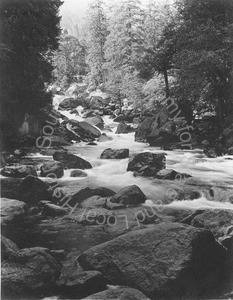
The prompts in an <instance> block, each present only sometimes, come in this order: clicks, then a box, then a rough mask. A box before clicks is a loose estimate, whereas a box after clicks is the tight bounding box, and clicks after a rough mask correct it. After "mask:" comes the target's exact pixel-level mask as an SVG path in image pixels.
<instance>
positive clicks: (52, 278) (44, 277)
mask: <svg viewBox="0 0 233 300" xmlns="http://www.w3.org/2000/svg"><path fill="white" fill-rule="evenodd" d="M60 272H61V265H60V263H59V262H58V261H57V260H56V259H55V258H54V257H53V256H52V254H51V252H50V251H49V250H48V249H45V248H37V247H36V248H25V249H22V250H20V251H17V252H14V253H12V254H11V255H10V256H9V257H8V259H7V260H5V261H4V262H3V263H2V270H1V273H2V274H1V275H2V277H1V281H2V282H1V283H2V295H3V297H6V298H7V299H9V298H10V299H12V298H15V297H17V298H21V299H28V298H30V297H37V298H41V297H42V296H47V295H50V294H51V293H52V292H53V293H54V292H55V291H56V280H57V279H58V277H59V275H60Z"/></svg>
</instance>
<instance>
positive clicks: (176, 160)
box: [34, 96, 233, 209]
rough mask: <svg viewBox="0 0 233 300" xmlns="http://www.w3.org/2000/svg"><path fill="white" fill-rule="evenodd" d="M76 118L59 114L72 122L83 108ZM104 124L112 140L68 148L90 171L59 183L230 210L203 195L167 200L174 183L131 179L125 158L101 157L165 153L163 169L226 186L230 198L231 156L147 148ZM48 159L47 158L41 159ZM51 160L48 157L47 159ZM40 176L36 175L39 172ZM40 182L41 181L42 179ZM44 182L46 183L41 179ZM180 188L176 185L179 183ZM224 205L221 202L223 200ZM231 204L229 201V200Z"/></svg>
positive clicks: (113, 125) (227, 205) (109, 121)
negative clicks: (110, 152)
mask: <svg viewBox="0 0 233 300" xmlns="http://www.w3.org/2000/svg"><path fill="white" fill-rule="evenodd" d="M63 99H64V96H56V97H55V98H54V107H55V109H57V108H58V105H59V103H60V102H61V101H62V100H63ZM77 110H78V112H79V115H76V114H70V112H69V111H60V112H61V113H62V114H63V115H65V116H66V117H68V118H69V119H75V120H77V121H81V120H83V119H82V107H78V108H77ZM103 118H104V122H105V124H106V125H108V126H109V127H110V128H112V131H111V132H110V131H105V133H106V134H107V136H108V137H110V138H111V140H108V141H105V142H97V146H91V145H87V143H84V142H81V143H75V144H73V145H72V146H69V147H67V148H68V150H69V152H71V153H73V154H76V155H78V156H80V157H82V158H83V159H85V160H87V161H89V162H90V163H91V165H92V166H93V168H92V169H88V170H85V172H86V173H87V175H88V176H87V177H78V178H77V177H70V173H71V171H72V170H65V172H64V176H63V177H62V178H60V179H59V180H60V181H61V182H64V183H65V182H70V183H72V184H76V183H77V185H78V186H82V187H84V186H88V185H90V184H91V185H96V186H104V187H109V188H112V189H113V190H115V191H118V190H119V189H120V188H123V187H125V186H127V185H133V184H135V185H138V186H139V187H140V188H141V190H142V191H143V192H144V193H145V194H146V196H147V198H148V199H150V200H148V201H147V204H150V205H151V204H154V203H155V201H157V200H162V201H163V202H164V201H165V204H167V205H170V206H172V207H176V208H181V207H183V208H188V209H197V208H217V207H219V208H228V209H233V204H231V203H230V201H228V199H226V200H225V202H226V203H220V202H214V201H209V200H208V199H207V198H205V196H204V195H202V196H201V197H200V198H199V199H195V200H183V201H177V200H178V199H173V201H167V200H166V197H165V194H166V191H167V190H168V189H169V188H170V187H171V185H172V184H173V185H174V184H175V185H176V182H170V181H165V180H164V181H163V182H161V181H159V180H156V179H153V178H143V177H134V176H133V173H132V172H127V171H126V170H127V165H128V159H121V160H116V159H100V154H101V153H102V152H103V151H104V150H105V149H106V148H113V149H120V148H128V149H129V150H130V156H131V155H133V154H135V153H140V152H146V151H150V152H153V153H165V154H166V167H167V168H170V169H174V170H175V171H178V172H183V173H187V174H190V175H192V176H193V177H194V178H197V179H198V180H199V181H200V180H203V181H207V182H211V184H214V185H215V186H221V187H222V186H225V187H228V188H229V189H230V190H231V188H232V193H230V194H231V195H232V199H233V156H222V157H217V158H207V157H205V155H204V154H203V151H202V150H187V151H186V150H174V151H164V150H160V149H158V148H155V147H150V146H149V145H148V144H145V143H137V142H135V141H134V133H128V134H116V133H115V131H116V127H117V125H118V123H113V121H112V119H111V118H110V117H108V116H104V117H103ZM34 157H35V158H38V159H40V160H41V155H40V154H35V155H34ZM44 158H45V159H46V160H47V159H49V157H48V156H44ZM50 158H51V157H50ZM38 175H39V172H38ZM41 179H42V178H41ZM43 180H46V179H44V178H43ZM178 185H179V184H178ZM223 202H224V201H223ZM231 202H232V201H231Z"/></svg>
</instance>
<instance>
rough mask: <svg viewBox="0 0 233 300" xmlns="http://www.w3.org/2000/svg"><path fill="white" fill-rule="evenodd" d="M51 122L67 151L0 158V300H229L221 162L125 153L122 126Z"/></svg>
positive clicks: (231, 210)
mask: <svg viewBox="0 0 233 300" xmlns="http://www.w3.org/2000/svg"><path fill="white" fill-rule="evenodd" d="M61 101H62V99H61ZM58 104H59V103H57V106H56V107H58ZM89 113H90V112H89ZM59 114H62V116H63V121H62V120H61V121H62V122H65V123H63V127H61V126H60V127H57V124H56V125H54V128H55V129H54V130H55V133H56V134H57V135H55V136H57V137H59V134H60V136H61V134H62V135H63V134H64V132H65V136H66V137H67V135H69V139H70V140H73V143H72V144H71V143H67V140H66V139H65V141H63V142H64V143H67V144H63V145H62V146H61V144H58V139H57V137H56V138H54V137H53V138H52V140H53V144H51V145H49V147H37V148H33V149H32V148H28V149H26V148H25V149H22V150H21V149H20V151H19V152H15V153H13V154H7V155H5V162H6V165H5V166H3V168H2V170H1V178H0V180H1V197H2V198H1V216H2V218H1V226H2V295H3V299H43V298H44V297H51V299H56V298H59V299H106V300H107V299H121V300H124V299H229V298H230V297H231V296H232V293H233V289H232V287H233V184H232V182H233V157H232V156H231V155H225V156H221V157H215V158H208V157H206V155H205V154H204V153H203V150H200V149H197V150H179V149H176V150H173V151H170V150H161V149H159V148H155V147H152V146H150V145H148V144H145V143H139V142H135V140H134V135H135V133H134V132H133V131H134V130H135V129H134V125H132V124H129V123H120V122H121V121H120V120H118V121H119V122H116V120H115V121H114V122H113V120H112V119H111V117H109V116H105V114H104V115H103V116H102V117H100V116H96V115H94V116H92V117H90V114H87V111H86V112H82V108H81V107H77V108H76V112H74V113H71V111H70V110H69V111H67V110H65V109H64V108H63V110H62V111H59ZM60 117H61V116H60ZM64 117H65V118H67V119H64ZM88 118H89V119H88ZM70 120H72V121H70ZM87 124H89V125H87ZM51 126H52V125H51ZM61 128H63V129H62V130H61ZM61 132H62V133H61ZM55 141H56V143H57V144H56V143H55ZM60 142H61V140H59V143H60Z"/></svg>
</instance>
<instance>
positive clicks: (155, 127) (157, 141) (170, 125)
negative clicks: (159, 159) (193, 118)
mask: <svg viewBox="0 0 233 300" xmlns="http://www.w3.org/2000/svg"><path fill="white" fill-rule="evenodd" d="M135 141H136V142H148V143H149V144H150V146H154V147H161V146H165V145H167V144H172V143H175V142H178V141H179V138H178V135H177V133H176V124H175V123H174V122H173V121H169V111H168V109H167V108H166V107H162V106H160V107H159V108H158V109H157V110H156V111H155V112H154V116H152V117H145V118H144V120H143V121H142V122H141V123H140V124H139V126H138V128H137V129H136V132H135Z"/></svg>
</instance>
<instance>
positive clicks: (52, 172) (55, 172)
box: [40, 161, 64, 178]
mask: <svg viewBox="0 0 233 300" xmlns="http://www.w3.org/2000/svg"><path fill="white" fill-rule="evenodd" d="M40 171H41V172H40V176H41V177H51V178H61V177H62V176H63V175H64V171H63V166H62V164H61V163H60V162H57V161H51V162H50V161H49V162H46V163H43V165H42V166H41V167H40Z"/></svg>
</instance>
